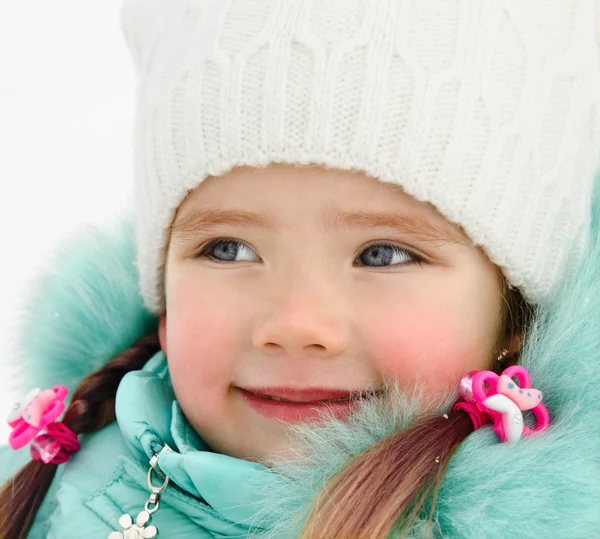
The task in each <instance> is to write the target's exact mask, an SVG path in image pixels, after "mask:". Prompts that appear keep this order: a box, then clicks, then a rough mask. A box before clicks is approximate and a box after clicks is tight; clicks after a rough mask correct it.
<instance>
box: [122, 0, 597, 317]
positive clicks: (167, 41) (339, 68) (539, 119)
mask: <svg viewBox="0 0 600 539" xmlns="http://www.w3.org/2000/svg"><path fill="white" fill-rule="evenodd" d="M596 7H597V2H596V1H595V0H519V1H516V0H439V1H433V0H362V1H361V0H229V1H225V0H126V1H125V5H124V7H123V10H122V24H123V29H124V31H125V35H126V39H127V42H128V45H129V47H130V49H131V51H132V54H133V57H134V60H135V64H136V68H137V72H138V76H139V87H138V100H137V118H136V149H135V151H136V160H135V166H136V170H135V175H136V200H137V204H138V207H137V221H138V223H137V225H138V265H139V272H140V286H141V291H142V295H143V297H144V300H145V302H146V305H147V306H148V307H149V308H150V309H151V310H152V311H153V312H156V313H160V312H161V311H162V310H163V309H164V282H163V280H164V264H165V247H166V244H167V241H168V235H169V227H170V224H171V221H172V218H173V216H174V212H175V210H176V209H177V207H178V206H179V204H180V203H181V202H182V200H183V198H184V197H185V195H186V193H187V192H188V191H189V190H191V189H194V188H195V187H197V186H198V185H199V184H200V183H201V182H202V181H203V180H204V179H205V178H206V177H207V176H209V175H211V176H219V175H222V174H224V173H226V172H227V171H229V170H231V169H232V168H233V167H236V166H241V165H248V166H256V167H259V166H265V165H267V164H268V163H270V162H281V163H291V164H311V163H314V164H319V165H324V166H327V167H331V168H340V169H357V170H361V171H364V172H366V173H367V174H369V175H371V176H374V177H376V178H378V179H379V180H381V181H384V182H393V183H395V184H399V185H401V186H402V187H403V188H404V190H405V191H406V192H407V193H409V194H410V195H412V196H414V197H415V198H417V199H419V200H424V201H429V202H431V203H432V204H433V205H435V206H436V207H437V209H438V210H439V211H440V212H441V213H442V214H443V215H444V216H445V217H446V218H447V219H449V220H450V221H452V222H454V223H457V224H459V225H461V226H462V227H463V228H464V230H465V231H466V232H467V234H469V236H470V237H471V239H472V240H473V242H474V243H475V244H476V245H481V246H482V247H483V248H484V249H485V251H486V253H487V254H488V256H489V258H490V259H491V260H492V261H493V262H494V263H496V264H497V265H498V266H500V267H501V268H502V269H503V271H504V274H505V276H506V277H507V279H508V281H509V282H510V283H511V284H512V285H513V286H515V287H518V288H520V289H521V290H522V292H523V293H524V295H525V297H526V298H527V299H529V300H530V301H532V302H534V303H537V302H540V301H543V300H544V299H546V298H548V297H549V295H550V294H551V293H552V291H553V290H554V288H555V287H556V285H557V284H558V282H559V281H560V280H561V278H562V277H563V276H564V275H565V274H567V273H569V272H570V271H572V270H573V269H574V267H575V265H576V264H577V263H578V260H579V258H580V255H581V253H582V250H583V248H584V244H585V241H586V238H587V229H588V226H589V218H590V217H589V206H590V197H591V188H592V183H593V176H594V173H595V171H596V167H597V166H598V164H599V160H600V159H599V154H600V152H599V150H600V66H599V59H598V56H599V55H598V47H597V45H596V37H595V33H596V31H597V29H596V27H595V24H596V23H595V19H596V14H595V9H596Z"/></svg>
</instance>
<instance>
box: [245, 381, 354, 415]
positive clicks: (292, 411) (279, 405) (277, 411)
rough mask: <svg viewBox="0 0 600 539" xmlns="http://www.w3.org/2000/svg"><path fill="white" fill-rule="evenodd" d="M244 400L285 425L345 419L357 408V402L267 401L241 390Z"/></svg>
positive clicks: (259, 411)
mask: <svg viewBox="0 0 600 539" xmlns="http://www.w3.org/2000/svg"><path fill="white" fill-rule="evenodd" d="M238 390H239V392H240V394H241V395H242V397H243V398H244V400H245V401H246V402H247V403H248V404H249V405H250V406H251V407H252V408H253V409H254V410H256V411H257V412H258V413H259V414H261V415H263V416H265V417H267V418H269V419H278V420H279V421H284V422H285V423H299V422H304V421H318V420H323V419H325V418H326V417H327V416H333V417H336V418H338V419H339V418H343V417H345V416H347V415H348V414H349V413H351V412H352V411H353V410H354V409H355V408H356V401H352V400H348V401H338V402H319V401H318V402H306V403H304V402H302V403H297V402H289V401H274V400H271V399H265V398H262V397H259V396H258V395H255V394H254V393H250V392H249V391H245V390H243V389H239V388H238Z"/></svg>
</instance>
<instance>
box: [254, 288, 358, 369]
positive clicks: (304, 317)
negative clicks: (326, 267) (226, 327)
mask: <svg viewBox="0 0 600 539" xmlns="http://www.w3.org/2000/svg"><path fill="white" fill-rule="evenodd" d="M317 283H318V284H317ZM278 288H279V290H280V291H279V292H278V291H277V290H276V291H275V292H273V296H272V297H271V300H270V301H269V300H268V298H267V305H268V307H267V310H266V312H265V313H264V315H263V317H262V319H261V322H260V323H259V324H258V326H256V327H255V330H254V335H253V344H254V346H255V348H256V349H258V350H260V351H261V352H263V353H264V354H266V355H272V356H282V357H283V356H289V357H295V358H298V357H302V356H304V357H307V356H311V357H320V358H328V357H335V356H337V355H339V354H341V353H342V352H343V351H344V350H345V349H346V348H347V346H348V338H349V335H350V331H349V328H348V325H349V323H348V318H347V317H348V315H347V313H348V312H349V311H348V310H347V309H346V308H345V306H344V302H343V301H341V300H340V297H341V294H339V292H338V291H337V289H336V287H335V285H334V284H332V283H331V282H327V281H326V280H324V279H323V277H320V278H319V279H303V281H302V282H299V280H298V279H296V280H294V281H292V280H290V279H287V282H284V283H282V285H281V286H279V287H278ZM263 299H264V298H263ZM344 313H346V314H344Z"/></svg>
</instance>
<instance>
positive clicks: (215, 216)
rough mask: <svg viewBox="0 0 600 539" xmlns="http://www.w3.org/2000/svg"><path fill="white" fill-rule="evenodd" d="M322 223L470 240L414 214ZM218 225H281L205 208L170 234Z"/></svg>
mask: <svg viewBox="0 0 600 539" xmlns="http://www.w3.org/2000/svg"><path fill="white" fill-rule="evenodd" d="M323 223H324V225H325V227H326V229H327V230H335V229H347V230H360V229H369V228H390V229H393V230H395V231H397V232H400V233H402V234H404V235H406V236H408V237H411V238H413V239H415V240H419V241H422V242H427V243H440V242H442V243H447V242H450V243H460V244H465V245H466V244H469V243H470V242H469V240H468V237H467V236H466V234H465V233H464V232H462V231H461V230H460V229H459V228H458V227H454V226H452V225H450V226H446V227H443V226H441V225H438V224H436V223H433V222H432V221H431V220H430V219H427V218H422V217H418V216H415V215H411V214H402V213H387V212H377V211H376V212H332V211H329V212H326V214H325V218H324V220H323ZM219 226H238V227H251V228H258V229H262V230H271V231H274V230H277V228H278V226H279V223H278V222H277V221H276V220H274V219H272V218H270V217H268V216H267V215H264V214H261V213H255V212H250V211H245V210H233V209H232V210H222V209H216V208H206V209H202V210H192V211H190V212H188V213H186V214H185V215H184V216H183V217H181V218H179V219H177V220H176V221H175V222H174V223H173V225H171V233H172V234H173V235H174V236H177V237H178V238H179V239H181V240H186V239H189V238H193V237H195V236H196V235H198V234H201V233H207V232H210V231H211V230H213V229H215V228H217V227H219Z"/></svg>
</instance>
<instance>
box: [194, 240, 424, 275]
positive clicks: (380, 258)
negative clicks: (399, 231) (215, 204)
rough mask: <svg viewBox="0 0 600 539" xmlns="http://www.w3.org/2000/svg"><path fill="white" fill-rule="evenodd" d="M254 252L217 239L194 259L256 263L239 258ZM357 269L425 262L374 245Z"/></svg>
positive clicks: (399, 249) (391, 247)
mask: <svg viewBox="0 0 600 539" xmlns="http://www.w3.org/2000/svg"><path fill="white" fill-rule="evenodd" d="M252 253H254V251H253V250H252V249H251V248H250V247H248V246H247V245H246V244H245V243H242V242H241V241H238V240H235V239H219V240H215V241H212V242H210V243H209V244H208V245H206V246H205V247H203V248H202V249H201V250H200V252H199V253H198V254H196V255H195V258H207V259H209V260H212V261H214V262H218V263H224V264H225V263H228V262H247V261H250V262H258V261H260V258H259V257H258V256H256V254H254V257H253V258H254V260H252V259H250V260H248V259H247V258H246V259H244V258H239V257H244V256H246V257H247V256H248V255H250V257H251V258H252ZM357 260H358V261H359V262H360V264H359V267H362V266H366V267H387V268H390V267H391V268H393V267H395V266H400V265H407V264H419V265H423V264H425V261H424V260H423V259H422V258H420V257H419V256H417V255H415V254H412V253H411V252H410V251H407V250H406V249H403V248H402V247H398V246H397V245H391V244H387V243H375V244H372V245H369V246H368V247H367V248H365V249H364V250H363V251H362V252H361V254H360V255H359V256H358V258H357Z"/></svg>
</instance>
